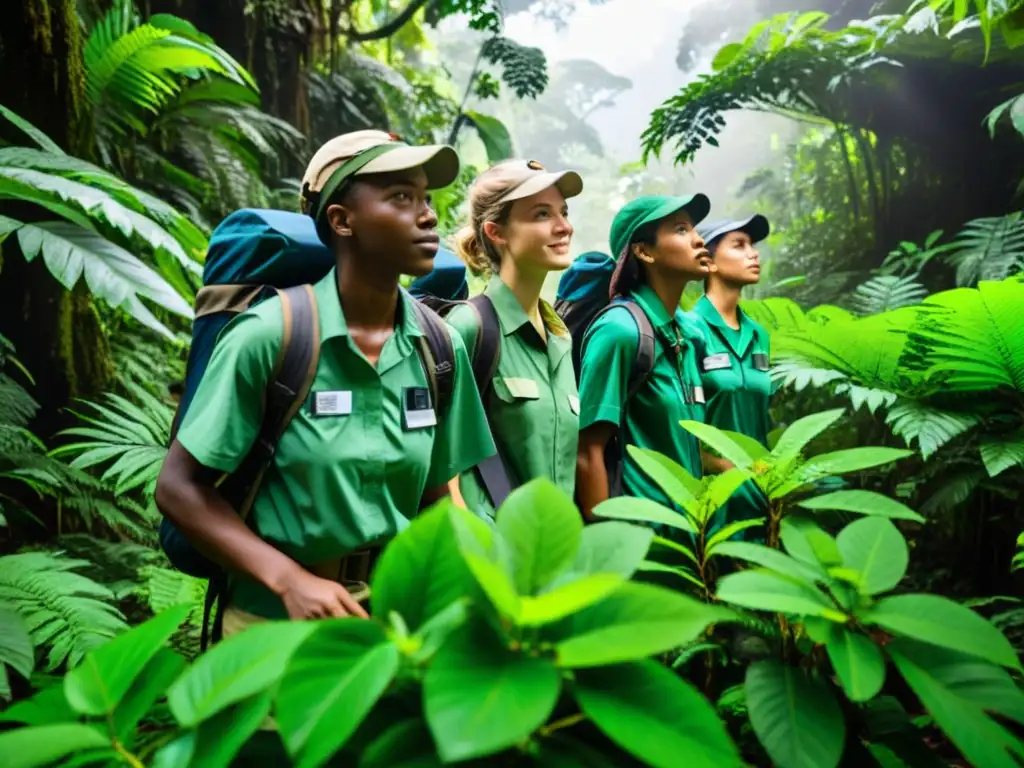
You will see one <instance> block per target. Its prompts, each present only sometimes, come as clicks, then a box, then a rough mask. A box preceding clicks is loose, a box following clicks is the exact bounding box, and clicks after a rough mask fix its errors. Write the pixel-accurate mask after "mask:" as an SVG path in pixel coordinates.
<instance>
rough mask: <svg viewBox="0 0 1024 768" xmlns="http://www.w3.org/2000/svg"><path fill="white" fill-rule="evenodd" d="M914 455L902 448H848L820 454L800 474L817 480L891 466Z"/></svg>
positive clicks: (807, 478)
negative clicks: (886, 465) (884, 465)
mask: <svg viewBox="0 0 1024 768" xmlns="http://www.w3.org/2000/svg"><path fill="white" fill-rule="evenodd" d="M912 455H913V451H905V450H903V449H902V448H880V447H874V446H869V447H864V448H847V449H846V450H843V451H834V452H833V453H822V454H819V455H817V456H815V457H814V458H812V459H809V460H808V461H807V463H805V464H804V465H803V466H802V467H801V468H800V470H799V472H800V475H801V476H802V478H803V479H804V480H808V481H809V480H816V479H817V478H819V477H826V476H828V475H842V474H845V473H847V472H859V471H861V470H862V469H870V468H872V467H878V466H881V465H883V464H891V463H892V462H894V461H899V460H900V459H904V458H906V457H907V456H912Z"/></svg>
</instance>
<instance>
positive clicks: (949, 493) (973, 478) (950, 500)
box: [919, 470, 985, 518]
mask: <svg viewBox="0 0 1024 768" xmlns="http://www.w3.org/2000/svg"><path fill="white" fill-rule="evenodd" d="M984 480H985V472H983V471H981V470H977V471H968V472H961V473H958V474H954V475H953V476H951V477H948V478H947V479H945V480H944V481H943V482H942V483H941V484H940V485H939V487H938V488H937V489H936V490H935V491H933V492H932V495H931V496H930V497H929V498H928V499H926V500H925V501H924V503H923V504H921V506H920V509H919V511H920V512H921V514H922V515H924V516H925V517H929V518H930V517H935V516H937V515H940V514H942V513H944V512H949V511H950V510H952V509H954V508H956V507H958V506H960V505H961V504H963V503H964V502H965V501H967V499H969V498H970V497H971V494H972V493H974V491H975V489H976V488H977V487H978V486H979V485H981V483H982V482H983V481H984Z"/></svg>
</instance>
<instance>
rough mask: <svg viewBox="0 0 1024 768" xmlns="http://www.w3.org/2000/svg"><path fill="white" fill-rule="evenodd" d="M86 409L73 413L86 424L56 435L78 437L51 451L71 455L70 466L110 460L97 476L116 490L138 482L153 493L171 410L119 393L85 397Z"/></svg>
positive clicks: (130, 488) (132, 487)
mask: <svg viewBox="0 0 1024 768" xmlns="http://www.w3.org/2000/svg"><path fill="white" fill-rule="evenodd" d="M83 402H84V404H85V405H86V407H87V408H88V409H89V411H91V412H89V411H87V412H83V413H76V414H75V415H76V416H78V418H79V420H80V421H81V422H83V423H84V424H85V425H86V426H79V427H71V428H70V429H65V430H63V431H61V432H59V433H58V437H76V438H83V439H82V440H79V441H78V442H74V443H70V444H68V445H62V446H60V447H59V448H55V449H54V450H53V451H51V455H52V456H71V457H73V458H72V460H71V467H72V468H74V469H81V470H84V469H89V468H91V467H95V466H98V465H101V464H107V463H108V462H111V463H110V464H109V465H108V466H107V469H106V470H105V471H104V473H103V475H102V476H101V478H100V479H101V480H102V481H104V482H111V483H113V484H114V492H115V494H117V495H121V494H124V493H128V492H129V491H133V490H136V489H139V488H141V489H142V490H143V492H144V493H145V494H146V495H147V496H152V494H153V489H154V487H155V486H156V478H157V475H158V474H159V472H160V465H161V464H162V463H163V460H164V457H165V456H166V455H167V443H168V440H169V436H170V429H171V420H172V418H173V415H174V413H173V410H172V409H171V407H170V406H169V405H167V404H166V403H162V402H160V401H159V400H157V399H156V398H154V397H152V396H149V397H148V401H147V402H146V407H139V406H138V405H136V404H135V403H132V402H131V401H130V400H127V399H125V398H123V397H121V396H119V395H114V394H110V393H108V394H106V395H104V396H103V397H102V400H101V401H100V402H85V401H83Z"/></svg>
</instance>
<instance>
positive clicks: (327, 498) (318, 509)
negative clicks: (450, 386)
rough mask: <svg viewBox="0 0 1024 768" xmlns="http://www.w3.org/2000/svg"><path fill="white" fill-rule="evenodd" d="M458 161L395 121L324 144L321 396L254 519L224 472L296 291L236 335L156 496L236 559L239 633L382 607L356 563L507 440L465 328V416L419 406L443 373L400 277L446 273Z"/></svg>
mask: <svg viewBox="0 0 1024 768" xmlns="http://www.w3.org/2000/svg"><path fill="white" fill-rule="evenodd" d="M458 166H459V163H458V157H457V156H456V155H455V152H454V150H452V149H451V148H450V147H446V146H431V147H412V146H409V145H407V144H405V143H404V142H402V141H400V140H398V139H397V138H396V137H394V136H391V135H389V134H387V133H383V132H381V131H358V132H355V133H349V134H344V135H342V136H338V137H336V138H334V139H332V140H331V141H329V142H328V143H327V144H325V145H324V146H323V147H321V149H320V150H319V151H318V152H317V153H316V154H315V155H314V157H313V159H312V161H311V162H310V164H309V167H308V169H307V171H306V175H305V178H304V180H303V198H304V200H303V208H304V210H305V211H306V212H308V213H309V215H310V216H312V217H313V218H314V220H315V221H316V222H317V229H318V232H319V233H320V237H321V239H322V240H323V241H324V242H325V243H327V244H328V245H330V246H331V247H332V248H333V250H334V252H335V256H336V266H335V268H334V269H333V270H332V271H331V272H330V273H329V274H328V275H327V276H326V277H325V278H324V279H323V280H321V281H320V282H319V283H318V284H317V285H315V286H314V288H313V291H314V294H315V296H316V299H317V306H318V310H319V326H320V337H321V349H320V357H319V361H318V366H317V369H316V374H315V378H314V382H313V388H312V393H311V396H310V402H313V401H315V402H316V403H317V407H316V408H311V407H310V405H309V403H307V404H306V405H305V406H304V407H302V408H301V409H300V410H299V412H298V413H297V414H296V415H295V417H294V418H293V419H292V421H291V422H290V423H289V425H288V427H287V429H286V430H285V432H284V434H283V435H282V436H281V439H280V441H279V442H278V445H277V451H276V454H275V457H274V462H273V465H272V466H271V468H270V469H269V471H268V472H267V475H266V478H265V480H264V482H263V483H262V485H261V486H260V489H259V492H258V495H257V497H256V500H255V503H254V505H253V508H252V511H251V513H250V516H249V523H250V524H251V525H247V524H246V522H243V521H242V520H241V518H240V517H239V516H238V515H237V514H236V513H235V511H234V510H233V509H232V508H231V506H230V505H229V504H228V503H227V502H226V501H225V500H224V498H223V497H222V496H221V495H220V494H219V493H218V491H217V488H216V487H214V485H213V484H212V483H211V481H210V478H211V475H212V476H215V475H216V474H217V473H220V472H232V471H234V470H235V469H236V468H237V467H238V465H239V463H240V462H241V460H242V459H243V458H244V457H245V455H246V454H247V453H248V451H249V448H250V446H251V445H252V443H253V441H254V439H255V438H256V435H257V429H258V427H259V424H260V418H261V407H262V403H261V398H262V396H263V391H264V388H265V385H266V382H267V380H268V377H270V375H271V373H272V370H273V368H274V365H275V360H276V357H277V353H278V350H279V348H280V346H281V340H282V337H283V334H284V332H285V330H284V328H283V315H282V311H281V304H280V301H279V300H278V299H276V298H274V299H268V300H267V301H265V302H263V303H261V304H259V305H257V306H256V307H254V308H252V309H251V310H249V311H247V312H244V313H242V314H241V315H239V316H238V317H237V318H235V319H234V320H233V321H232V322H231V323H230V324H229V325H228V326H227V327H226V329H225V330H224V332H223V333H222V334H221V336H220V338H219V340H218V343H217V346H216V348H215V351H214V353H213V356H212V358H211V360H210V364H209V367H208V369H207V371H206V373H205V374H204V376H203V379H202V382H201V384H200V386H199V389H198V391H197V393H196V396H195V399H194V401H193V403H192V405H191V407H190V408H189V410H188V413H187V415H186V417H185V419H184V421H183V423H182V426H181V428H180V430H179V431H178V434H177V437H176V439H175V441H174V443H173V444H172V445H171V448H170V451H169V454H168V457H167V459H166V461H165V462H164V466H163V469H162V470H161V473H160V478H159V481H158V483H157V489H156V499H157V504H158V506H159V507H160V510H161V511H162V512H163V513H164V514H165V515H167V516H168V517H169V518H171V519H172V520H173V522H174V523H175V524H176V525H177V526H178V528H179V529H180V530H181V531H182V532H183V533H184V534H185V535H186V536H188V537H189V539H190V540H191V541H192V542H193V543H194V544H195V545H196V546H197V547H199V548H200V549H202V550H203V551H204V552H205V553H206V554H208V555H209V556H211V557H213V558H214V559H216V560H217V561H219V562H220V563H221V564H222V565H223V566H224V567H225V568H226V569H227V570H228V571H229V573H231V574H232V589H231V593H230V594H231V600H230V603H229V605H228V607H227V609H226V611H225V613H224V635H225V636H226V635H229V634H232V633H233V632H236V631H238V630H239V629H241V628H242V627H244V626H245V625H247V624H248V623H251V622H253V621H258V620H261V619H267V618H285V617H289V618H293V619H303V618H318V617H329V616H344V615H356V616H366V613H365V611H364V609H363V608H362V607H361V606H360V605H359V604H358V602H357V601H356V600H355V599H353V596H352V595H351V594H350V593H349V592H348V590H347V589H346V588H345V587H344V586H343V585H342V583H341V582H342V581H345V580H353V576H352V571H351V569H350V568H349V566H350V565H353V564H354V563H362V564H363V565H364V566H365V565H366V564H367V563H369V562H371V561H372V560H373V559H374V557H375V555H376V553H377V552H378V551H379V549H380V546H381V545H382V544H383V543H385V542H387V541H388V540H389V539H390V538H391V537H393V536H394V535H395V534H397V533H398V532H399V531H401V530H402V529H403V528H405V527H406V526H408V524H409V518H411V517H413V516H415V515H416V513H417V511H418V510H419V509H420V508H421V507H423V506H424V505H426V504H429V503H430V502H433V501H435V500H437V499H439V498H441V497H442V496H444V495H446V494H447V493H448V483H449V481H450V480H451V479H452V478H453V477H455V476H456V475H458V474H459V473H460V472H462V471H463V470H465V469H467V468H468V467H471V466H474V465H475V464H477V463H478V462H479V461H480V460H481V459H483V458H485V457H486V456H487V455H489V454H490V453H492V452H493V444H492V441H491V439H490V437H489V435H488V432H487V421H486V417H485V415H484V413H483V409H482V407H481V405H480V398H479V395H478V394H477V392H476V388H475V386H474V385H473V377H472V373H471V368H470V363H469V359H468V357H467V355H466V351H465V347H464V346H463V344H462V340H461V338H458V337H457V335H455V334H453V335H452V341H453V347H454V351H455V368H456V372H455V376H454V390H453V395H452V402H451V405H450V408H449V409H448V411H447V415H446V416H445V417H444V418H443V419H440V420H439V422H435V421H432V420H430V419H425V418H423V416H424V415H425V414H424V412H423V411H422V410H417V414H418V418H417V419H415V420H413V419H410V418H407V417H408V416H409V409H410V408H413V407H414V406H410V405H409V398H408V397H407V395H409V394H410V393H422V392H424V391H426V390H425V388H426V387H427V383H428V382H427V376H426V373H425V372H424V370H423V365H422V364H421V362H420V358H419V356H418V355H417V353H416V345H417V344H418V343H419V342H420V341H421V337H422V335H423V332H422V331H421V329H420V326H419V325H418V323H417V322H416V320H415V311H414V308H413V305H412V299H411V298H410V297H409V296H408V295H407V294H406V293H405V292H404V291H402V290H400V289H399V284H398V279H399V276H400V275H402V274H411V275H423V274H426V273H428V272H429V271H430V269H431V266H432V262H433V257H434V254H435V253H436V251H437V248H438V236H437V233H436V232H435V229H436V226H437V217H436V216H435V215H434V212H433V211H432V210H431V208H430V204H429V198H428V195H427V190H428V189H434V188H438V187H444V186H446V185H448V184H449V183H451V182H452V181H453V180H454V179H455V177H456V175H457V173H458ZM325 395H326V396H329V397H322V396H325ZM321 400H322V401H323V403H321ZM321 404H322V405H323V406H324V407H320V405H321ZM415 407H416V408H417V409H418V408H419V404H418V403H417V405H416V406H415ZM211 470H212V471H211ZM256 531H258V532H259V533H258V534H257V533H256ZM365 570H366V568H364V571H365ZM355 580H360V579H355Z"/></svg>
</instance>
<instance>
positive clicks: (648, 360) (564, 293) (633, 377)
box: [555, 251, 655, 496]
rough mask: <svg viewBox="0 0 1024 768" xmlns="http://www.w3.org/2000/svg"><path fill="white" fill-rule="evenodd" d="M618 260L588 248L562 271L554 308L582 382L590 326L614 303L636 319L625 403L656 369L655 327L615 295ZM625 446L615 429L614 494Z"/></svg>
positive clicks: (611, 455)
mask: <svg viewBox="0 0 1024 768" xmlns="http://www.w3.org/2000/svg"><path fill="white" fill-rule="evenodd" d="M615 266H616V262H615V261H614V260H613V259H612V257H611V256H609V255H608V254H606V253H601V252H600V251H587V252H586V253H583V254H580V255H579V256H577V257H576V259H574V260H573V263H572V264H570V265H569V268H568V269H567V270H565V272H563V273H562V277H561V278H560V279H559V281H558V293H557V295H556V299H555V312H557V313H558V316H559V317H561V318H562V322H564V323H565V325H566V327H567V328H568V329H569V333H570V335H571V336H572V365H573V369H574V370H575V372H576V383H577V385H578V384H579V382H580V365H581V360H582V358H583V337H584V335H585V334H586V332H587V329H588V328H590V326H591V325H593V324H594V321H595V320H597V318H598V317H600V316H601V315H602V314H604V313H605V312H607V311H608V310H609V309H611V308H613V307H619V306H621V307H624V308H625V309H627V310H628V311H629V314H630V315H631V316H632V318H633V321H634V322H635V323H636V327H637V332H638V333H639V343H638V344H637V348H636V357H635V358H634V360H633V371H632V373H631V374H630V378H629V386H628V388H627V390H626V402H625V403H623V406H625V404H626V403H628V402H629V400H630V399H631V398H632V397H633V395H635V394H636V393H637V392H638V391H639V389H640V387H642V386H643V385H644V383H645V382H646V381H647V379H648V378H649V377H650V375H651V372H652V371H653V370H654V345H655V337H654V328H653V327H652V326H651V321H650V320H649V319H648V318H647V315H646V314H644V311H643V310H642V309H640V307H639V305H638V304H637V303H636V302H635V301H633V300H632V299H629V298H628V297H625V296H613V295H612V291H611V281H612V274H613V273H614V272H615ZM625 457H626V447H625V445H624V444H623V442H622V440H621V437H620V435H619V433H616V434H615V436H613V437H612V439H611V440H609V441H608V445H607V446H606V447H605V469H606V471H607V473H608V488H609V491H610V493H611V495H612V496H618V495H620V494H621V491H622V465H623V462H624V461H625Z"/></svg>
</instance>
